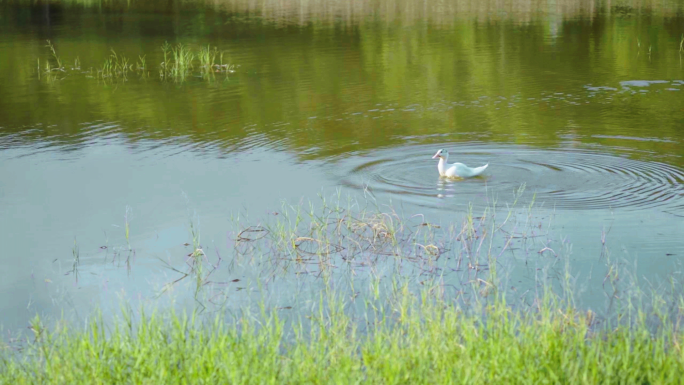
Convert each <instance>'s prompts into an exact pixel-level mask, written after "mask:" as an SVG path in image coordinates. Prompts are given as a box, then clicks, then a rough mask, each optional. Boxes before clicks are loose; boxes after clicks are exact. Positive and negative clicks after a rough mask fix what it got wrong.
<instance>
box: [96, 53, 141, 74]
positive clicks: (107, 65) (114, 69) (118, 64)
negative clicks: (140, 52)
mask: <svg viewBox="0 0 684 385" xmlns="http://www.w3.org/2000/svg"><path fill="white" fill-rule="evenodd" d="M111 52H112V53H111V54H110V55H109V57H108V58H107V59H105V61H104V64H102V67H100V69H99V70H98V71H97V75H98V77H99V78H100V79H102V80H112V79H120V80H123V81H126V80H128V72H129V71H132V70H133V64H131V63H130V61H129V59H128V58H127V57H125V56H123V55H119V54H117V53H116V51H114V49H113V48H112V49H111Z"/></svg>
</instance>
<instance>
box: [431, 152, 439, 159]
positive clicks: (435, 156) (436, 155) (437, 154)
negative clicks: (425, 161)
mask: <svg viewBox="0 0 684 385" xmlns="http://www.w3.org/2000/svg"><path fill="white" fill-rule="evenodd" d="M437 158H439V151H437V153H436V154H435V155H434V156H433V157H432V159H437Z"/></svg>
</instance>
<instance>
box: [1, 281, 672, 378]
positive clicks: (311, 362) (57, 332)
mask: <svg viewBox="0 0 684 385" xmlns="http://www.w3.org/2000/svg"><path fill="white" fill-rule="evenodd" d="M441 293H442V290H441V288H440V286H439V285H438V284H429V285H426V286H425V288H423V289H422V290H421V291H420V292H419V293H412V292H411V291H410V290H407V287H406V285H398V286H395V287H394V289H392V290H391V292H388V293H383V295H382V298H389V300H388V301H387V302H385V301H384V300H382V301H376V300H373V299H372V298H366V299H360V300H358V301H362V302H363V303H364V305H362V307H363V308H364V309H365V312H366V314H365V316H364V317H362V318H361V319H358V318H354V317H350V316H349V315H348V314H347V312H346V310H345V309H346V308H348V307H349V306H351V305H352V304H351V303H350V302H349V300H344V299H342V298H341V297H340V296H339V295H337V294H336V293H335V291H334V290H331V289H328V290H324V291H322V292H321V293H320V294H319V295H318V298H319V300H318V301H315V302H313V303H311V304H310V305H307V306H304V308H303V309H300V311H301V313H300V314H299V316H295V317H294V318H293V319H292V320H291V321H287V320H286V319H287V318H290V317H287V314H289V313H290V312H292V311H294V309H292V308H291V307H283V308H262V311H261V312H260V313H257V314H254V313H251V312H249V311H245V312H242V313H241V314H239V315H236V316H234V317H228V316H223V315H218V316H214V317H212V318H201V317H200V316H199V315H198V314H197V313H192V314H191V315H188V314H186V313H182V314H180V315H179V314H177V313H175V312H154V311H151V312H150V311H149V310H147V311H146V310H145V309H140V311H139V314H137V315H135V314H133V312H132V311H131V310H130V309H128V308H127V307H126V306H124V307H123V308H122V311H121V318H120V319H119V320H117V321H115V322H114V323H113V324H108V323H107V322H106V321H105V320H104V319H103V317H102V316H101V315H96V316H95V317H92V318H91V319H90V321H89V322H88V323H87V324H86V327H85V328H84V329H81V328H78V329H76V328H71V327H68V326H66V325H64V324H58V325H57V326H55V327H54V328H50V327H48V326H46V325H45V324H44V322H43V321H42V320H41V319H40V318H39V317H36V318H34V319H33V320H32V321H31V324H30V327H29V330H31V332H32V333H33V338H32V340H27V341H26V342H24V344H22V345H21V346H18V345H14V346H10V345H8V350H5V352H4V353H2V354H3V356H2V360H0V382H3V383H12V384H28V383H42V384H53V383H54V384H61V383H70V384H80V383H93V382H95V383H146V382H154V383H204V382H211V383H283V382H285V383H360V382H364V383H382V384H387V383H390V384H393V383H419V384H422V383H425V384H435V383H454V382H460V383H468V384H479V383H521V382H525V383H526V382H529V383H546V382H552V383H676V382H678V381H679V380H680V379H681V375H682V370H683V369H682V368H684V355H683V354H682V353H681V342H682V341H681V330H680V328H679V325H678V324H677V321H676V319H673V318H663V319H662V320H661V321H660V322H659V324H658V326H657V327H655V328H651V327H649V325H648V323H647V322H646V318H647V317H645V315H644V314H643V313H638V312H629V313H626V314H625V317H624V318H623V322H621V324H619V325H617V324H616V325H607V324H603V325H602V324H601V323H600V320H599V319H597V317H596V314H595V313H593V312H592V311H580V310H577V309H575V308H573V307H572V306H570V305H569V304H568V303H566V302H563V301H560V300H558V298H556V297H554V296H553V295H552V294H550V293H549V292H545V294H543V295H541V296H540V297H538V298H537V301H535V302H534V303H532V304H530V305H529V306H525V307H524V308H518V309H515V308H513V307H512V306H510V305H509V303H508V302H507V299H506V298H505V297H504V296H501V295H496V296H495V298H493V299H492V300H490V301H488V302H473V303H470V304H468V306H460V305H458V304H456V303H454V302H453V301H451V300H450V299H448V298H444V297H443V296H442V295H441ZM385 303H386V305H385ZM680 303H681V302H680ZM659 307H660V308H662V307H663V305H662V304H661V305H660V306H659ZM679 314H680V315H681V312H680V313H679ZM628 319H629V321H631V325H630V323H629V322H627V321H628ZM359 321H360V322H359ZM13 349H14V350H17V349H21V352H18V351H13Z"/></svg>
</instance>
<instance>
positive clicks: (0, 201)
mask: <svg viewBox="0 0 684 385" xmlns="http://www.w3.org/2000/svg"><path fill="white" fill-rule="evenodd" d="M0 32H1V33H0V57H2V60H0V85H1V86H0V218H2V220H1V221H0V244H2V246H3V247H2V253H0V264H1V266H2V269H0V293H1V294H2V295H1V296H0V324H2V325H4V327H6V328H9V329H20V328H23V327H25V325H26V322H27V320H28V319H30V318H31V317H33V316H34V315H35V314H36V313H39V314H45V315H51V316H55V317H59V316H60V315H61V314H64V312H67V313H68V314H74V315H75V316H76V317H78V316H82V315H84V314H87V312H88V311H90V310H92V309H93V308H96V307H101V308H102V307H104V308H107V307H113V308H117V307H118V302H117V301H118V299H119V298H120V297H121V296H124V297H125V298H137V299H138V300H140V301H143V302H144V301H150V302H152V301H154V300H156V299H157V298H158V297H157V295H158V293H159V291H160V287H163V285H164V284H165V283H166V282H169V281H174V280H176V279H177V278H179V275H178V274H177V272H176V271H174V270H170V269H169V266H168V265H167V262H168V261H170V260H174V261H178V260H179V258H180V261H181V262H180V263H177V264H175V265H174V264H173V263H172V265H173V266H175V267H176V268H177V269H182V268H181V267H179V266H182V265H183V264H184V263H183V260H182V257H184V256H185V255H186V254H187V253H188V246H187V245H184V244H186V243H192V237H191V235H190V234H191V231H190V223H193V226H195V227H196V228H199V229H200V233H201V243H202V245H203V247H204V249H205V250H212V251H211V253H212V255H213V256H215V255H219V254H220V253H221V252H223V253H224V255H227V253H229V251H230V250H232V249H233V248H234V247H235V244H234V242H235V237H236V232H237V231H239V229H240V228H246V227H247V226H250V225H257V224H261V223H266V222H268V221H270V220H272V219H273V218H275V217H277V216H279V214H280V216H281V217H282V214H283V210H285V211H286V210H287V205H297V204H298V203H299V202H305V203H304V204H303V206H305V207H308V203H306V202H308V200H312V201H317V200H318V198H317V196H318V195H322V196H324V197H326V196H327V197H329V196H337V195H339V196H342V197H344V196H352V197H354V198H353V199H359V200H371V201H372V202H373V204H374V205H378V207H392V208H393V209H394V208H398V209H399V210H400V211H401V212H402V213H404V215H406V216H414V215H421V218H422V217H425V218H429V222H431V223H442V224H448V223H451V222H460V221H461V220H462V219H463V217H464V215H465V213H467V212H468V211H469V210H472V212H473V213H475V215H479V214H480V213H482V212H483V211H484V210H486V207H489V206H490V205H491V203H492V201H493V200H497V201H498V204H499V205H500V206H503V207H505V205H506V204H512V203H513V200H514V192H515V191H518V190H519V188H520V187H521V186H523V185H524V192H523V193H522V195H521V196H520V198H519V200H520V202H521V204H522V205H523V206H527V205H529V204H530V202H534V206H535V210H536V211H535V213H536V214H535V215H537V216H536V217H535V218H542V219H543V220H544V221H550V219H549V218H553V219H552V228H553V236H549V237H550V240H549V242H551V243H549V245H550V247H555V246H552V245H558V244H561V243H562V244H569V245H572V247H571V250H570V251H567V250H568V248H566V251H567V253H566V255H567V256H568V258H569V263H570V269H571V271H572V272H573V274H575V275H576V276H577V277H580V281H581V282H585V285H586V287H585V292H586V293H587V294H586V296H587V298H588V299H587V301H589V302H588V303H592V302H591V301H592V298H594V299H595V301H598V302H600V301H603V299H604V295H603V291H604V290H603V287H602V284H604V283H605V282H604V281H603V280H604V273H603V270H602V269H603V268H604V267H605V264H606V259H605V252H606V251H605V250H606V249H605V248H604V241H605V244H606V245H607V247H608V248H609V250H610V254H611V258H613V259H614V260H619V261H622V262H624V264H626V265H630V266H634V267H635V269H636V270H635V276H637V277H638V278H639V279H642V278H643V279H644V280H645V281H646V282H648V283H649V284H650V285H653V286H654V287H657V286H659V282H669V279H670V278H672V277H677V276H678V272H679V271H681V262H682V261H684V185H683V183H684V158H683V156H684V67H683V63H682V62H683V58H684V52H683V51H684V49H682V48H681V47H682V42H683V40H682V39H684V36H683V34H684V6H683V5H682V4H681V3H680V2H678V1H671V2H668V1H664V2H663V1H661V2H653V4H651V3H650V2H648V1H647V2H641V1H640V2H637V1H628V0H625V1H615V0H614V1H610V0H605V1H592V0H585V1H563V0H555V1H553V0H549V1H535V0H512V1H496V0H490V1H454V2H446V3H445V2H437V3H434V4H431V3H429V2H419V1H413V0H387V1H384V0H380V1H371V2H366V1H351V0H350V1H345V2H330V1H306V0H299V1H291V2H281V1H271V0H265V1H261V2H251V1H241V0H235V1H230V0H228V1H216V2H214V1H211V2H209V1H207V2H204V1H201V0H198V1H173V0H172V1H163V2H162V1H138V0H130V1H108V2H90V1H78V0H73V1H62V2H56V1H55V2H42V1H39V2H30V1H10V2H5V3H3V5H1V6H0ZM48 41H49V42H48ZM166 43H168V44H169V48H168V50H167V52H166V57H165V53H164V50H163V49H162V47H163V46H164V45H165V44H166ZM179 43H180V44H183V48H180V47H179V46H178V44H179ZM214 47H215V48H214ZM206 48H208V49H206ZM180 49H186V50H188V52H192V53H193V54H194V55H195V57H194V59H193V60H192V61H191V62H190V63H191V64H192V68H191V69H188V70H185V69H184V67H182V60H179V59H176V58H174V56H173V55H174V50H175V53H176V54H178V53H179V52H180ZM201 49H206V50H205V51H203V52H204V54H205V55H214V56H212V60H211V61H210V65H204V66H203V64H202V63H203V62H202V61H201V60H200V59H199V58H198V56H199V55H200V53H201V52H202V51H201ZM212 52H213V54H212ZM122 68H125V70H123V69H122ZM440 148H445V149H447V150H449V151H450V159H449V160H450V161H452V162H456V161H458V162H463V163H466V164H467V165H470V166H479V165H482V164H485V163H489V168H488V169H487V170H486V172H485V173H484V175H483V176H480V177H477V178H472V179H466V180H445V179H440V178H439V176H438V173H437V169H436V161H434V160H432V159H431V157H432V155H433V154H434V153H435V152H436V151H437V150H438V149H440ZM340 199H342V200H344V199H345V198H340ZM283 202H286V203H285V205H286V207H283ZM426 221H427V219H426ZM544 226H546V224H545V225H544ZM540 227H541V224H540ZM127 229H128V236H127V235H126V233H127ZM236 229H237V230H236ZM191 251H192V250H191ZM535 251H536V250H535ZM213 253H216V254H215V255H214V254H213ZM123 255H127V256H128V257H125V258H124V257H123ZM76 256H77V258H76ZM548 258H551V257H549V256H548V254H539V253H532V254H531V255H527V256H524V257H520V256H518V257H515V258H513V257H511V259H516V261H517V262H515V263H516V264H517V265H520V266H523V265H524V266H527V265H535V264H538V263H544V262H543V261H544V260H547V259H548ZM75 259H77V262H78V275H77V277H75V275H76V274H74V269H73V266H74V260H75ZM511 271H512V273H511V274H512V275H511V277H512V280H513V281H515V280H516V279H517V276H516V274H521V275H526V274H527V275H529V271H525V270H520V271H522V272H518V273H516V271H518V270H515V269H513V270H511ZM218 274H219V273H217V275H218ZM250 274H251V275H250ZM222 279H225V280H230V281H232V279H237V280H242V281H240V282H244V281H249V282H251V285H253V286H254V287H257V286H258V287H261V286H260V285H267V283H266V282H265V281H267V279H264V278H263V276H262V275H260V274H259V273H256V269H255V270H252V269H251V268H250V267H249V265H246V266H245V267H244V268H243V269H242V270H240V271H239V273H236V272H235V271H228V272H225V273H224V274H223V275H222ZM250 279H251V280H250ZM236 282H238V281H236ZM298 282H299V281H298ZM236 285H237V284H236ZM271 285H272V291H274V292H275V293H273V294H268V297H269V298H272V299H273V301H274V302H275V303H280V302H283V301H284V302H287V301H288V300H290V299H291V298H292V297H294V295H295V294H293V293H294V292H296V291H297V290H299V291H301V290H302V289H301V286H297V285H294V286H293V285H291V284H288V283H283V284H282V286H278V284H275V283H272V284H271ZM243 286H244V287H242V286H241V287H239V288H238V289H239V290H241V291H239V290H237V289H236V290H233V289H231V293H232V294H231V297H230V301H231V304H233V305H235V306H239V305H240V304H244V303H248V302H249V301H250V298H251V297H250V295H253V296H256V297H257V298H259V296H263V292H259V291H258V290H255V292H257V293H261V294H249V295H243V294H242V293H245V292H249V290H244V289H245V288H248V287H249V285H248V284H245V285H243ZM293 287H294V288H295V289H293ZM297 287H299V288H300V289H296V288H297ZM278 291H280V294H278ZM162 297H163V296H162ZM283 298H285V300H282V299H283Z"/></svg>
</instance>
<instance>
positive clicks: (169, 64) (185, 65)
mask: <svg viewBox="0 0 684 385" xmlns="http://www.w3.org/2000/svg"><path fill="white" fill-rule="evenodd" d="M162 53H163V55H164V61H163V62H162V63H161V65H160V70H159V76H160V78H162V79H163V80H169V79H171V80H173V81H176V82H183V81H185V80H186V79H187V77H188V76H189V75H190V73H191V71H192V69H193V68H194V67H193V60H194V58H195V54H194V53H193V52H192V50H191V49H190V48H189V47H188V46H186V45H183V43H178V44H176V45H175V46H172V45H170V44H169V43H168V42H165V43H164V45H162Z"/></svg>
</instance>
